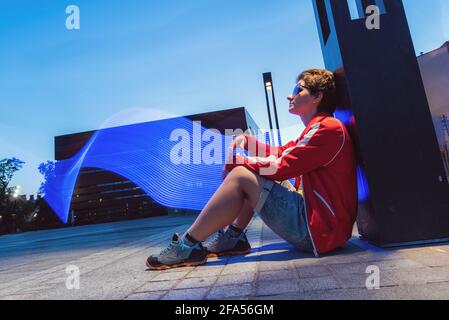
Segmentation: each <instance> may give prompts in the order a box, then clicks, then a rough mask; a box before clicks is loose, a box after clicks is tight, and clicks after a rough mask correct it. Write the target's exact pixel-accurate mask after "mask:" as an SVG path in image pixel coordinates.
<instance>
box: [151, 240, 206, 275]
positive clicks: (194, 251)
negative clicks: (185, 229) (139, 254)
mask: <svg viewBox="0 0 449 320" xmlns="http://www.w3.org/2000/svg"><path fill="white" fill-rule="evenodd" d="M206 262H207V251H206V249H205V248H204V247H203V245H202V244H201V242H198V243H197V244H195V245H194V246H188V245H187V244H185V243H184V240H183V239H182V237H180V236H179V234H178V233H175V234H174V236H173V239H172V242H171V243H170V244H169V245H168V247H167V248H165V249H164V250H162V251H161V252H160V253H159V254H158V255H151V256H150V257H148V259H147V261H146V266H147V267H148V268H150V269H152V270H165V269H171V268H178V267H186V266H198V265H201V264H204V263H206Z"/></svg>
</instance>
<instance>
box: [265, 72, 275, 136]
mask: <svg viewBox="0 0 449 320" xmlns="http://www.w3.org/2000/svg"><path fill="white" fill-rule="evenodd" d="M263 83H264V86H263V88H264V90H265V99H266V101H267V112H268V121H269V123H270V136H271V135H272V133H273V121H272V120H271V109H270V99H269V98H268V90H270V88H271V86H272V80H271V73H270V72H268V73H264V74H263ZM273 141H274V140H273V139H271V141H270V143H271V144H273Z"/></svg>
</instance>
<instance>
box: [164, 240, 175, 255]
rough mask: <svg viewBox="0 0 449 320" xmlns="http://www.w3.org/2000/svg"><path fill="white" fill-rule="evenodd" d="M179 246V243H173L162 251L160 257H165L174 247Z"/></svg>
mask: <svg viewBox="0 0 449 320" xmlns="http://www.w3.org/2000/svg"><path fill="white" fill-rule="evenodd" d="M177 244H178V242H177V241H172V242H171V243H170V244H169V245H168V247H167V248H165V249H164V250H162V251H161V253H160V255H161V256H163V255H165V254H166V253H167V252H169V251H170V250H171V249H173V247H174V246H175V245H177Z"/></svg>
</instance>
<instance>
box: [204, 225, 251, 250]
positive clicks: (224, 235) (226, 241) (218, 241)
mask: <svg viewBox="0 0 449 320" xmlns="http://www.w3.org/2000/svg"><path fill="white" fill-rule="evenodd" d="M206 250H207V256H208V257H218V256H225V255H229V256H236V255H245V254H248V253H249V252H250V251H251V245H250V244H249V241H248V238H247V237H246V234H245V232H242V233H241V234H240V236H238V237H233V236H232V233H231V231H230V230H229V229H228V230H226V232H224V230H223V229H220V230H219V231H218V232H217V233H216V235H215V237H214V238H213V239H212V241H211V242H210V243H209V244H208V245H207V247H206Z"/></svg>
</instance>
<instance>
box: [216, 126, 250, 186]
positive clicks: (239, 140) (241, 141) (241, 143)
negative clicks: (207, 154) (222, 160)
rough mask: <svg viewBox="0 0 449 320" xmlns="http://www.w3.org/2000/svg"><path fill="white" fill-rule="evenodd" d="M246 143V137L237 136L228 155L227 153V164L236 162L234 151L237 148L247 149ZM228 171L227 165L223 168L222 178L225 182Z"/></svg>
mask: <svg viewBox="0 0 449 320" xmlns="http://www.w3.org/2000/svg"><path fill="white" fill-rule="evenodd" d="M245 142H246V138H245V135H243V134H242V135H239V136H237V137H236V138H235V139H234V140H233V141H232V142H231V144H230V146H229V149H228V153H227V159H226V163H232V161H233V160H234V150H235V149H236V148H242V149H243V148H244V147H245ZM228 173H229V172H228V170H226V165H224V166H223V173H222V178H223V180H224V179H226V176H227V175H228Z"/></svg>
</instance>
